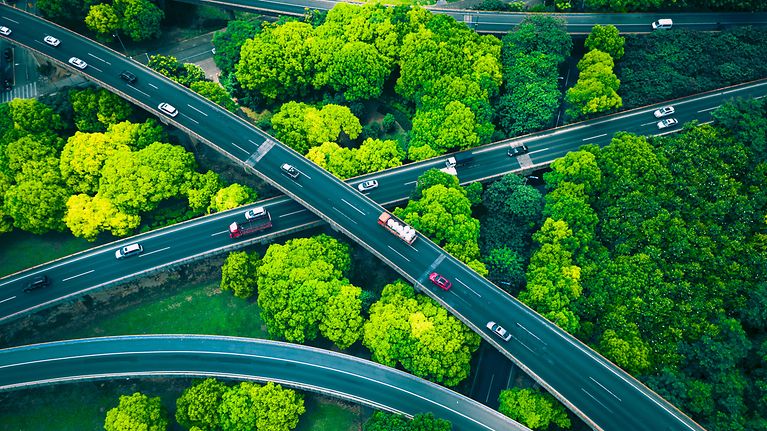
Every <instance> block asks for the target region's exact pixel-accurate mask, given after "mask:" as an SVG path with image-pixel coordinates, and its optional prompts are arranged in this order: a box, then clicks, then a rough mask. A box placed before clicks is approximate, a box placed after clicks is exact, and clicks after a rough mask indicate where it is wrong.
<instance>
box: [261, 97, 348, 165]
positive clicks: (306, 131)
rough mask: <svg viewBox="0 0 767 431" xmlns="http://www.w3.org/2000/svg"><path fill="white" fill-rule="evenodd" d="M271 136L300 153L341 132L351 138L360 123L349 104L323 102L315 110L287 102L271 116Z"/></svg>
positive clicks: (335, 136) (333, 139)
mask: <svg viewBox="0 0 767 431" xmlns="http://www.w3.org/2000/svg"><path fill="white" fill-rule="evenodd" d="M272 127H273V128H274V131H275V133H276V134H275V137H276V138H277V139H279V140H280V141H281V142H283V143H285V144H286V145H288V146H289V147H291V148H293V149H294V150H296V151H298V152H299V153H301V154H306V153H307V152H308V151H309V148H311V147H314V146H317V145H319V144H322V143H325V142H336V141H338V139H339V137H340V136H341V132H343V133H345V134H346V135H347V136H349V138H351V139H354V138H356V137H357V136H359V134H360V132H362V125H361V124H360V121H359V120H358V119H357V117H355V116H354V114H352V112H351V111H350V110H349V108H347V107H345V106H339V105H332V104H331V105H325V106H323V107H322V109H320V110H318V109H316V108H313V107H311V106H309V105H306V104H304V103H297V102H288V103H286V104H284V105H282V107H280V111H279V112H277V113H276V114H274V117H272Z"/></svg>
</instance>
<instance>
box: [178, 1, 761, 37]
mask: <svg viewBox="0 0 767 431" xmlns="http://www.w3.org/2000/svg"><path fill="white" fill-rule="evenodd" d="M180 1H183V2H186V3H193V4H200V3H202V4H208V5H213V6H221V7H224V8H227V9H234V10H243V11H248V12H254V13H265V14H273V15H293V16H303V15H304V14H305V13H306V10H307V9H316V10H330V9H333V6H335V5H336V3H340V2H335V1H327V0H280V1H270V0H180ZM347 3H353V4H359V3H354V2H347ZM427 9H429V10H430V11H432V12H434V13H439V14H445V15H449V16H452V17H453V18H455V20H456V21H458V22H463V23H465V24H466V25H467V26H469V27H470V28H472V29H474V30H476V31H477V32H479V33H493V34H502V33H508V32H510V31H512V30H513V29H514V27H515V26H516V25H518V24H519V23H520V22H522V20H523V19H525V18H526V17H528V16H530V15H532V14H528V13H511V12H494V11H475V10H463V9H451V8H444V7H439V6H429V7H427ZM549 15H553V16H557V17H560V18H562V19H564V20H565V22H566V25H567V31H568V33H570V34H582V35H585V34H588V33H590V32H591V28H592V27H593V26H594V25H595V24H601V25H608V24H611V25H614V26H616V27H617V28H618V30H620V32H621V33H649V32H651V31H652V27H651V26H650V24H651V23H652V22H653V21H655V20H657V19H660V18H671V19H673V21H674V27H675V28H687V29H691V30H703V31H719V30H721V29H723V28H726V27H731V26H743V25H754V26H764V25H767V13H765V12H753V13H740V12H698V13H691V12H675V13H666V12H653V13H631V14H620V13H558V14H549Z"/></svg>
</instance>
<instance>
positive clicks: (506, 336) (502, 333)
mask: <svg viewBox="0 0 767 431" xmlns="http://www.w3.org/2000/svg"><path fill="white" fill-rule="evenodd" d="M486 326H487V329H489V330H490V331H492V332H493V334H495V335H497V336H499V337H501V339H502V340H503V341H509V340H510V339H511V333H510V332H509V331H507V330H506V329H505V328H504V327H503V326H501V325H499V324H497V323H495V322H493V321H490V322H487V325H486Z"/></svg>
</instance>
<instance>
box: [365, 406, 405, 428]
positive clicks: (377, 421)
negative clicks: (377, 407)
mask: <svg viewBox="0 0 767 431" xmlns="http://www.w3.org/2000/svg"><path fill="white" fill-rule="evenodd" d="M408 425H409V423H408V421H407V419H406V418H405V417H404V416H400V415H395V414H391V413H387V412H382V411H377V412H375V413H373V415H372V416H370V419H368V420H367V422H365V425H364V427H363V429H364V431H408V429H409V427H408Z"/></svg>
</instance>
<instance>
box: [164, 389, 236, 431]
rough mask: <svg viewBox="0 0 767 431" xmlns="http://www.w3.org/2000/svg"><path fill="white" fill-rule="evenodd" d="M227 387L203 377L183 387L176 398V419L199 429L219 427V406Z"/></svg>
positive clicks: (184, 425)
mask: <svg viewBox="0 0 767 431" xmlns="http://www.w3.org/2000/svg"><path fill="white" fill-rule="evenodd" d="M228 390H229V387H228V386H227V385H226V384H224V383H222V382H219V381H218V380H216V379H212V378H210V379H205V380H203V381H201V382H198V383H195V384H194V385H192V386H190V387H188V388H186V389H184V392H183V393H182V394H181V396H180V397H178V399H177V400H176V421H178V423H179V424H180V425H181V426H183V427H185V428H191V427H197V428H198V429H199V430H200V431H215V430H217V429H219V426H220V424H219V414H218V411H219V407H220V406H221V402H222V400H223V397H224V394H225V393H226V392H227V391H228Z"/></svg>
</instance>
